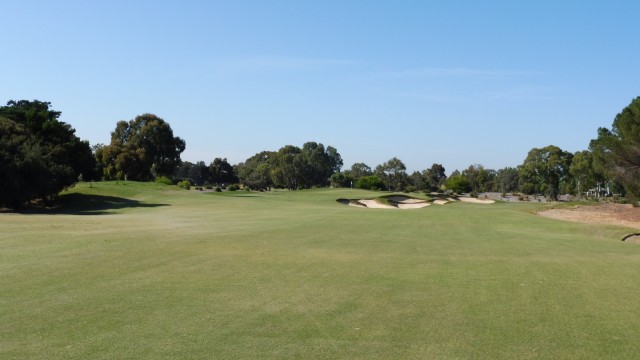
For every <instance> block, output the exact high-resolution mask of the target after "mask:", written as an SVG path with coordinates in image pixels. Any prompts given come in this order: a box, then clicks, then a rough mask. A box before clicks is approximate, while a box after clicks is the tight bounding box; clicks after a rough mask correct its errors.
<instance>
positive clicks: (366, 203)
mask: <svg viewBox="0 0 640 360" xmlns="http://www.w3.org/2000/svg"><path fill="white" fill-rule="evenodd" d="M358 202H359V203H361V204H364V206H366V207H368V208H369V209H395V208H396V207H395V206H392V205H387V204H382V203H379V202H378V201H376V200H358Z"/></svg>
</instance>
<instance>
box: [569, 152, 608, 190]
mask: <svg viewBox="0 0 640 360" xmlns="http://www.w3.org/2000/svg"><path fill="white" fill-rule="evenodd" d="M569 173H570V174H571V176H572V177H573V179H574V181H575V183H576V189H577V192H578V194H583V193H584V192H585V191H588V190H589V189H590V188H595V187H597V186H598V184H602V183H604V181H605V178H604V175H603V174H602V173H600V172H598V171H597V170H596V169H595V168H594V166H593V154H592V153H591V151H588V150H583V151H578V152H576V153H575V154H574V155H573V160H572V161H571V166H570V167H569Z"/></svg>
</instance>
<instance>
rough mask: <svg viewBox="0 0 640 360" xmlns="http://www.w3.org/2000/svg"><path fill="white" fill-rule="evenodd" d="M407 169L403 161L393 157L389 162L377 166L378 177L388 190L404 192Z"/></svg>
mask: <svg viewBox="0 0 640 360" xmlns="http://www.w3.org/2000/svg"><path fill="white" fill-rule="evenodd" d="M406 170H407V167H406V166H405V165H404V163H403V162H402V160H400V159H398V158H396V157H393V158H391V159H389V160H388V161H387V162H385V163H383V164H380V165H378V166H376V172H375V173H376V175H378V177H380V178H381V179H382V180H383V181H384V182H385V184H386V185H387V186H388V187H389V189H388V190H396V191H402V189H403V187H404V180H405V178H406V177H407V173H406Z"/></svg>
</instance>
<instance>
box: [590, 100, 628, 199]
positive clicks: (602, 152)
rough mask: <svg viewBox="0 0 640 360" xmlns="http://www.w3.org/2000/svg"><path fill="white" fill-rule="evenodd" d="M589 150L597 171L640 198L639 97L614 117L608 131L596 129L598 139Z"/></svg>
mask: <svg viewBox="0 0 640 360" xmlns="http://www.w3.org/2000/svg"><path fill="white" fill-rule="evenodd" d="M589 149H590V150H591V151H592V152H593V154H594V159H593V161H594V163H595V168H596V170H602V172H603V173H604V174H606V175H607V176H608V177H610V178H611V179H613V180H615V181H617V182H619V183H621V184H622V185H624V188H625V189H626V191H627V192H628V193H629V194H631V195H633V196H634V197H640V97H637V98H635V99H634V100H633V101H631V103H630V104H629V105H628V106H627V107H625V108H624V109H623V110H622V112H620V113H619V114H618V115H616V117H615V119H614V120H613V125H612V126H611V130H609V129H607V128H600V129H598V138H597V139H594V140H592V141H591V143H590V144H589Z"/></svg>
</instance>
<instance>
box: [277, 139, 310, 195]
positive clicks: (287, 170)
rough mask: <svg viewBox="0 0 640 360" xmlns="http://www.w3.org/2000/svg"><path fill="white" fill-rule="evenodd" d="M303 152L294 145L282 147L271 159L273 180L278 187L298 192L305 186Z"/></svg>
mask: <svg viewBox="0 0 640 360" xmlns="http://www.w3.org/2000/svg"><path fill="white" fill-rule="evenodd" d="M303 179H304V159H303V158H302V150H301V149H300V148H299V147H297V146H293V145H286V146H284V147H282V148H281V149H280V150H278V152H277V153H276V154H275V156H274V157H273V158H272V159H271V180H272V181H273V184H274V185H275V186H276V187H280V188H285V189H289V190H297V189H298V188H300V187H301V186H302V184H303Z"/></svg>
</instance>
